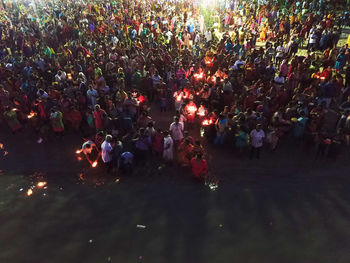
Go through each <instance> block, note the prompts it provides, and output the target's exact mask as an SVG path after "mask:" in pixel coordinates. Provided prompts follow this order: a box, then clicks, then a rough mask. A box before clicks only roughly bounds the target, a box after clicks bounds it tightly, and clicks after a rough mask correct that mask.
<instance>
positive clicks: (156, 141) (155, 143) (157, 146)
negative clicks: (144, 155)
mask: <svg viewBox="0 0 350 263" xmlns="http://www.w3.org/2000/svg"><path fill="white" fill-rule="evenodd" d="M163 147H164V135H163V133H162V131H161V129H159V128H158V129H156V132H155V133H154V136H153V140H152V150H153V152H154V153H155V155H157V156H162V154H163Z"/></svg>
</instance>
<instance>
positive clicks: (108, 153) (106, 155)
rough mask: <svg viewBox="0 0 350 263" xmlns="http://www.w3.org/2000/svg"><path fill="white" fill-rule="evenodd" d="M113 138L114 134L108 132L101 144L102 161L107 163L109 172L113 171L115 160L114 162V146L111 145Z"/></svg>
mask: <svg viewBox="0 0 350 263" xmlns="http://www.w3.org/2000/svg"><path fill="white" fill-rule="evenodd" d="M112 139H113V138H112V135H109V134H107V135H106V138H105V140H104V142H103V143H102V144H101V154H102V161H103V162H104V163H105V165H106V167H107V173H109V172H111V170H112V168H113V162H112V160H113V159H112V150H113V147H112V145H111V143H112Z"/></svg>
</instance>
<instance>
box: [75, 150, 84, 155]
mask: <svg viewBox="0 0 350 263" xmlns="http://www.w3.org/2000/svg"><path fill="white" fill-rule="evenodd" d="M82 151H83V149H79V150H76V151H75V153H76V154H80V153H81V152H82Z"/></svg>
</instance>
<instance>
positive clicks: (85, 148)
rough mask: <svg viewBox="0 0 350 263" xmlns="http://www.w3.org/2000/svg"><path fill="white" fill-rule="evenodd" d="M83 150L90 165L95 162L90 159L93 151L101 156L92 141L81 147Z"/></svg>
mask: <svg viewBox="0 0 350 263" xmlns="http://www.w3.org/2000/svg"><path fill="white" fill-rule="evenodd" d="M81 149H82V150H83V153H84V155H85V157H86V159H87V160H88V162H89V163H90V164H92V163H93V162H94V161H92V160H91V159H90V156H92V155H93V153H92V151H93V150H94V149H95V150H96V152H97V153H98V154H99V150H98V149H97V147H96V144H95V143H94V142H93V141H91V140H89V141H86V142H84V143H83V145H82V146H81Z"/></svg>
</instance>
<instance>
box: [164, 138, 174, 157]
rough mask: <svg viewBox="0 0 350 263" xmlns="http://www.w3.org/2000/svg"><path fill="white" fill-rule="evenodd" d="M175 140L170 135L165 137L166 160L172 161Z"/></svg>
mask: <svg viewBox="0 0 350 263" xmlns="http://www.w3.org/2000/svg"><path fill="white" fill-rule="evenodd" d="M173 148H174V142H173V139H172V138H171V136H170V135H168V136H167V137H165V138H164V150H163V158H164V160H166V161H172V160H173V157H174V149H173Z"/></svg>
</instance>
